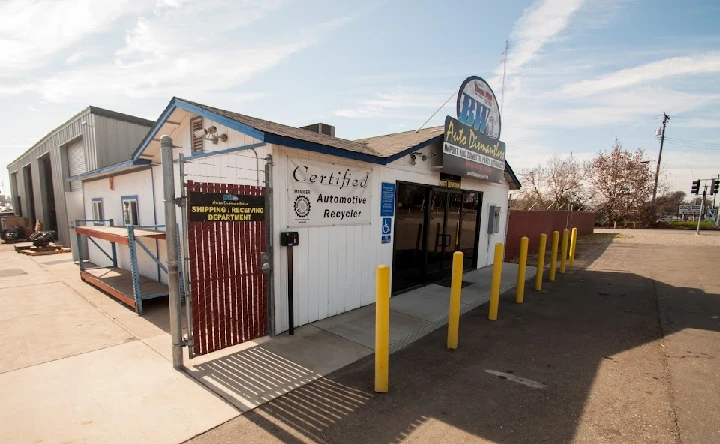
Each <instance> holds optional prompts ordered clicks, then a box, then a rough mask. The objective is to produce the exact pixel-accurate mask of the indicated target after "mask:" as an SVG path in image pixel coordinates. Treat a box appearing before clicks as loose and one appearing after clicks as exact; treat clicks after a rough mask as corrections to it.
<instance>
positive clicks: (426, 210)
mask: <svg viewBox="0 0 720 444" xmlns="http://www.w3.org/2000/svg"><path fill="white" fill-rule="evenodd" d="M397 190H398V191H397V194H398V195H397V199H396V202H397V204H396V205H397V208H396V213H395V214H396V216H395V223H396V227H395V240H394V264H393V291H394V292H397V291H402V290H406V289H409V288H413V287H416V286H419V285H425V284H428V283H431V282H437V281H439V280H442V279H445V278H448V277H450V274H451V270H452V258H453V253H454V252H455V251H462V252H463V254H464V263H463V268H464V269H470V268H472V267H474V266H475V265H476V263H477V262H476V258H477V227H478V223H479V221H478V208H479V207H480V193H478V192H474V191H463V190H449V189H446V188H433V187H428V186H422V185H415V184H404V183H400V184H398V188H397Z"/></svg>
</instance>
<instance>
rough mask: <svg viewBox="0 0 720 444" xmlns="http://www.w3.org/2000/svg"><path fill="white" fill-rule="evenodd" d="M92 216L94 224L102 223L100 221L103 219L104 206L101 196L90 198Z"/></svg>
mask: <svg viewBox="0 0 720 444" xmlns="http://www.w3.org/2000/svg"><path fill="white" fill-rule="evenodd" d="M92 218H93V220H94V221H95V225H102V224H103V222H101V221H102V220H104V219H105V208H104V205H103V200H102V199H101V198H94V199H93V200H92Z"/></svg>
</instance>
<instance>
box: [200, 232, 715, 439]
mask: <svg viewBox="0 0 720 444" xmlns="http://www.w3.org/2000/svg"><path fill="white" fill-rule="evenodd" d="M628 231H630V230H628ZM633 234H634V235H635V236H634V237H629V236H631V235H633ZM688 234H689V233H686V232H677V233H668V234H665V233H664V232H648V233H644V232H642V233H641V232H640V231H639V230H638V231H635V232H633V233H623V237H620V238H617V239H614V240H613V235H612V234H605V235H599V236H593V237H591V238H586V239H583V240H582V241H581V243H580V244H579V245H578V252H577V260H576V264H577V265H578V267H577V268H575V269H572V270H571V271H570V272H568V273H566V274H565V275H558V279H557V280H556V282H554V283H552V284H551V283H546V284H545V285H544V289H543V291H542V292H539V293H537V292H534V291H532V290H528V291H527V292H526V296H525V300H526V302H525V304H523V305H517V304H515V303H514V295H513V294H505V295H503V296H502V299H501V305H500V314H499V319H498V321H496V322H489V321H488V320H487V311H486V310H487V309H486V307H485V306H483V307H480V308H478V309H477V310H475V311H473V312H470V313H468V314H467V315H465V316H463V317H462V319H461V327H460V328H461V331H460V347H459V348H458V349H457V350H456V351H454V352H449V351H447V350H445V348H444V343H445V331H444V330H443V329H441V330H438V331H437V332H435V333H433V334H431V335H429V336H427V337H425V338H424V339H422V340H420V341H418V342H416V343H414V344H413V345H411V346H410V347H408V348H406V349H404V350H402V351H400V352H398V353H396V354H393V355H392V357H391V362H390V372H391V374H390V392H389V393H388V394H384V395H379V394H375V393H373V391H372V375H373V360H372V357H368V358H366V359H364V360H362V361H359V362H358V363H356V364H354V365H351V366H348V367H346V368H344V369H342V370H340V371H338V372H335V373H333V374H331V375H329V376H328V377H326V378H322V379H320V380H318V381H316V382H314V383H311V384H309V385H306V386H304V387H302V388H300V389H298V390H295V391H293V392H290V393H288V394H287V395H285V396H283V397H280V398H277V399H275V400H274V401H272V402H270V403H268V404H266V405H264V406H261V407H259V408H257V409H256V410H254V411H252V412H250V413H248V414H245V415H243V416H241V417H238V418H236V419H234V420H232V421H229V422H228V423H226V424H223V425H222V426H220V427H218V428H216V429H213V430H211V431H209V432H207V433H205V434H203V435H201V436H199V437H197V438H195V439H193V440H192V441H191V442H193V443H217V442H228V443H229V442H238V440H242V441H244V442H327V443H343V442H353V443H380V442H419V443H437V442H443V443H467V442H499V443H568V442H577V443H678V442H683V443H715V442H720V432H719V431H718V429H719V428H720V427H719V424H720V422H718V420H717V418H718V417H720V396H718V395H719V394H720V390H718V383H719V380H720V379H719V376H718V375H720V372H719V370H720V365H718V353H719V352H720V350H718V348H719V347H720V346H718V344H720V333H719V332H720V320H719V319H718V318H719V315H720V279H719V278H718V273H719V272H720V267H718V265H717V264H720V248H718V244H713V243H712V242H717V241H720V237H713V238H710V239H715V240H714V241H713V240H711V241H708V242H710V243H711V245H697V244H695V242H696V241H695V240H694V239H690V238H687V237H683V236H687V235H688ZM640 236H643V238H642V239H639V237H640ZM712 236H716V235H715V234H712ZM703 242H705V241H703ZM688 244H690V245H688Z"/></svg>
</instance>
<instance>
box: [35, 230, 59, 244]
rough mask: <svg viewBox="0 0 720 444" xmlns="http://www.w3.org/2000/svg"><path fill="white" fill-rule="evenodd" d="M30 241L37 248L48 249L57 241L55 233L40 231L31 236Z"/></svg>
mask: <svg viewBox="0 0 720 444" xmlns="http://www.w3.org/2000/svg"><path fill="white" fill-rule="evenodd" d="M30 240H31V241H32V243H33V246H35V247H47V246H49V245H50V242H52V241H54V240H55V232H54V231H38V232H37V233H33V234H31V235H30Z"/></svg>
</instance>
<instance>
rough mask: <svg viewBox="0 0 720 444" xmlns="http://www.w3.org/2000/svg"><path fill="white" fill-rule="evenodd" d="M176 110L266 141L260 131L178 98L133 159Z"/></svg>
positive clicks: (144, 148)
mask: <svg viewBox="0 0 720 444" xmlns="http://www.w3.org/2000/svg"><path fill="white" fill-rule="evenodd" d="M176 108H180V109H182V110H185V111H187V112H190V113H193V114H197V115H198V116H201V117H204V118H206V119H210V120H212V121H213V122H217V123H219V124H221V125H225V126H227V127H228V128H232V129H234V130H235V131H239V132H241V133H243V134H246V135H248V136H250V137H252V138H254V139H257V140H259V141H261V142H262V141H264V140H265V133H263V132H262V131H258V130H256V129H255V128H252V127H250V126H248V125H245V124H243V123H240V122H238V121H235V120H233V119H230V118H228V117H225V116H222V115H220V114H216V113H214V112H212V111H208V110H206V109H203V108H200V107H199V106H195V105H192V104H190V103H187V102H185V101H184V100H180V99H178V98H176V97H173V99H172V100H171V101H170V103H169V104H168V106H167V108H165V111H163V113H162V115H160V118H158V120H157V122H155V125H153V127H152V128H151V129H150V132H149V133H148V135H147V136H145V139H144V140H143V142H142V143H141V144H140V146H139V147H138V149H137V150H136V151H135V154H134V155H133V159H136V160H137V159H139V158H140V155H141V154H142V153H143V152H145V150H146V149H147V147H148V145H150V142H152V140H153V139H154V138H155V136H157V133H158V131H160V128H162V126H163V125H164V124H165V122H166V121H167V120H168V119H169V118H170V116H171V115H172V113H173V111H175V109H176Z"/></svg>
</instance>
